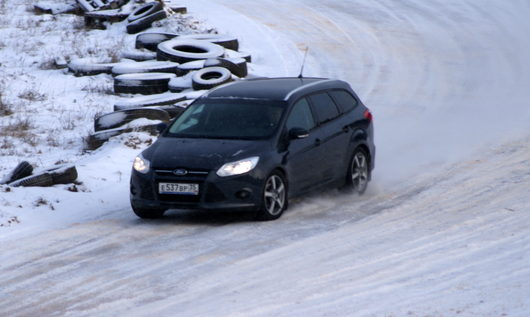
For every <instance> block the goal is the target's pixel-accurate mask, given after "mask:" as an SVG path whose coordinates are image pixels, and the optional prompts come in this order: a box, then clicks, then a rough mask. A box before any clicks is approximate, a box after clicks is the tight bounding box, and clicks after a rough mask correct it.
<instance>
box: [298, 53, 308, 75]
mask: <svg viewBox="0 0 530 317" xmlns="http://www.w3.org/2000/svg"><path fill="white" fill-rule="evenodd" d="M308 51H309V46H306V48H305V53H304V60H303V61H302V68H301V69H300V75H298V78H300V79H302V78H304V75H303V73H304V66H305V60H306V58H307V52H308Z"/></svg>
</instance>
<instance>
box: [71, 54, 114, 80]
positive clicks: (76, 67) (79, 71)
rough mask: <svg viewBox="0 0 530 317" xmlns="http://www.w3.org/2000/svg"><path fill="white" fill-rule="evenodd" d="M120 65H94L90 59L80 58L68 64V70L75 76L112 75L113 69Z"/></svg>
mask: <svg viewBox="0 0 530 317" xmlns="http://www.w3.org/2000/svg"><path fill="white" fill-rule="evenodd" d="M116 65H118V63H93V62H92V61H91V60H90V59H85V58H80V59H76V60H73V61H71V62H70V63H69V64H68V70H69V71H70V72H72V73H74V75H75V76H92V75H98V74H103V73H105V74H110V73H111V72H112V68H113V67H114V66H116Z"/></svg>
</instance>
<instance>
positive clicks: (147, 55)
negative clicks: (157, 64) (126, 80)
mask: <svg viewBox="0 0 530 317" xmlns="http://www.w3.org/2000/svg"><path fill="white" fill-rule="evenodd" d="M120 56H121V57H122V58H126V59H131V60H133V61H137V62H144V61H151V60H156V53H155V52H142V51H125V52H122V53H121V55H120Z"/></svg>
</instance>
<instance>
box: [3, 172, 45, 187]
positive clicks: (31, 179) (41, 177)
mask: <svg viewBox="0 0 530 317" xmlns="http://www.w3.org/2000/svg"><path fill="white" fill-rule="evenodd" d="M8 185H9V186H12V187H20V186H22V187H29V186H40V187H48V186H52V185H53V177H52V175H51V174H49V173H42V174H37V175H31V176H28V177H24V178H21V179H19V180H16V181H14V182H12V183H9V184H8Z"/></svg>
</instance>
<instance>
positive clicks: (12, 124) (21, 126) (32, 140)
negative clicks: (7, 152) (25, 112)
mask: <svg viewBox="0 0 530 317" xmlns="http://www.w3.org/2000/svg"><path fill="white" fill-rule="evenodd" d="M33 129H34V126H33V123H32V122H31V121H30V120H29V119H28V118H21V117H18V118H15V119H11V120H9V121H8V123H7V125H6V126H4V127H3V129H2V130H0V137H1V138H2V139H3V142H2V143H1V144H0V148H2V149H9V148H10V147H12V146H13V142H12V141H10V140H9V138H13V139H18V140H20V141H22V142H24V143H27V144H29V145H31V146H36V145H37V136H36V135H35V134H34V133H33Z"/></svg>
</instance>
